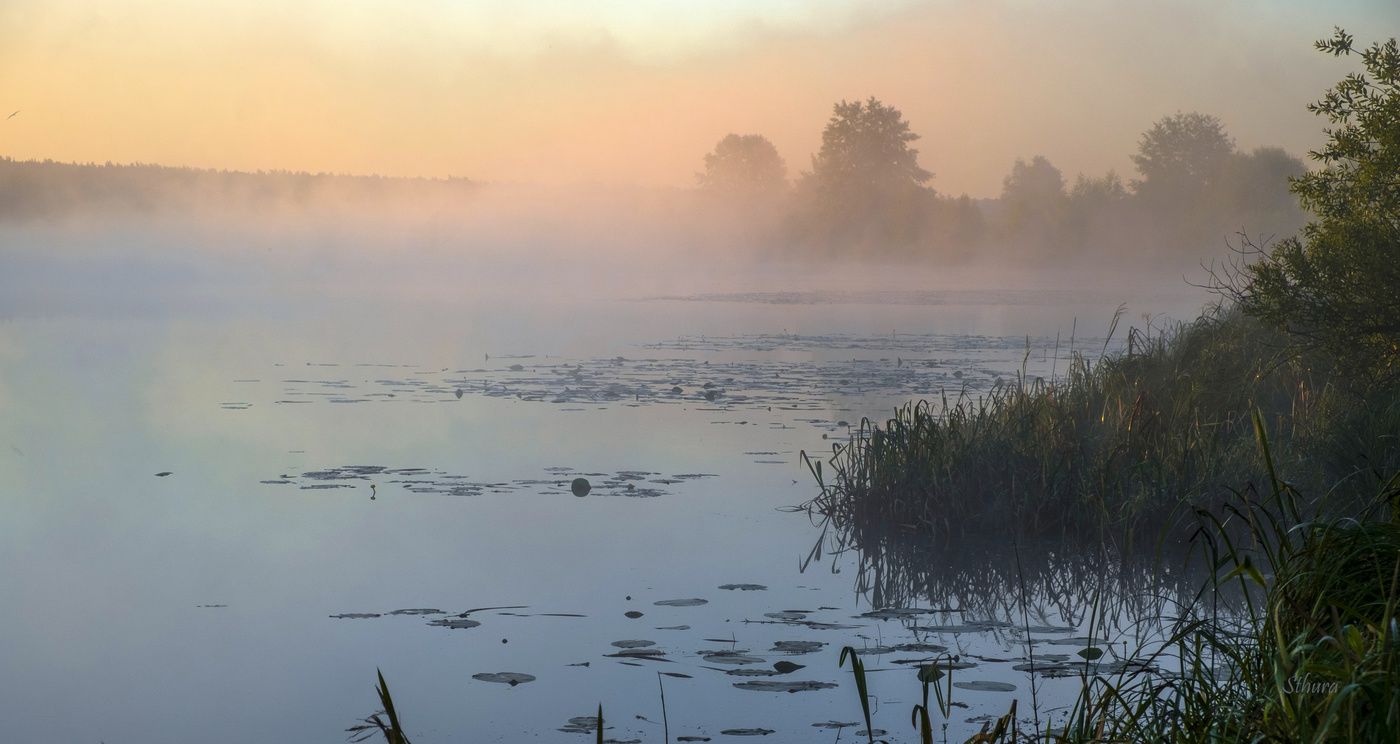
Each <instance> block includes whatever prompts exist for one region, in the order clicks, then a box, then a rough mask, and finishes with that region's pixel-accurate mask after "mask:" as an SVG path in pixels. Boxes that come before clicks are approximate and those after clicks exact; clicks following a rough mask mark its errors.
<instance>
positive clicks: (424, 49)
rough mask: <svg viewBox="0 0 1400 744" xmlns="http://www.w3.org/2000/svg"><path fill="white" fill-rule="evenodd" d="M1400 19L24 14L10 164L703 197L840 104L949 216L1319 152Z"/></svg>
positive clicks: (1356, 14)
mask: <svg viewBox="0 0 1400 744" xmlns="http://www.w3.org/2000/svg"><path fill="white" fill-rule="evenodd" d="M1333 26H1341V27H1343V28H1346V29H1347V30H1348V31H1350V32H1352V33H1353V34H1355V35H1356V38H1357V41H1358V43H1361V44H1369V43H1370V42H1371V41H1374V40H1379V39H1383V38H1388V37H1390V36H1394V35H1396V34H1397V33H1398V32H1400V7H1397V6H1394V5H1392V4H1388V3H1383V2H1350V3H1345V4H1327V5H1323V4H1316V3H1305V2H1296V3H1286V4H1269V3H1262V2H1252V3H1238V4H1231V5H1230V6H1229V7H1224V8H1219V7H1215V6H1214V4H1210V3H1205V2H1191V1H1178V2H1169V3H1161V4H1152V5H1150V6H1147V5H1140V4H1135V3H1127V2H1108V1H1104V2H1093V1H1091V0H1083V1H1080V2H1073V3H1070V4H1067V5H1060V4H1051V3H1045V2H995V3H971V2H902V1H899V0H874V1H872V2H860V3H857V2H846V1H844V0H836V1H833V2H827V3H820V4H812V5H804V4H799V3H794V2H778V1H774V2H764V3H757V4H739V3H732V2H712V3H706V4H702V5H692V6H687V7H686V8H684V9H679V10H678V9H674V8H667V9H654V8H651V7H649V6H646V5H643V4H635V3H583V4H579V3H553V2H533V3H525V4H521V5H516V6H511V7H510V8H505V7H494V6H479V5H476V4H469V3H452V2H445V1H441V0H432V1H426V2H419V3H414V4H411V5H406V6H399V5H395V6H392V7H390V6H379V5H377V4H373V3H363V2H357V3H348V4H347V3H327V2H319V1H317V2H303V3H297V4H295V5H284V4H276V3H241V4H237V5H233V4H218V5H214V6H212V7H211V6H209V5H200V6H198V7H185V6H183V5H179V4H174V3H170V2H167V1H166V0H141V1H139V2H135V3H123V4H114V3H110V2H100V1H97V0H48V1H44V2H39V1H25V0H19V1H18V2H12V3H8V4H7V5H6V7H5V8H3V9H0V28H3V29H4V32H3V34H4V38H5V39H6V42H7V43H6V44H5V45H3V46H2V47H0V106H6V107H8V108H7V109H6V110H5V111H3V112H0V115H8V112H10V111H19V114H18V115H16V116H14V117H13V118H11V119H8V120H6V121H5V122H3V128H0V153H3V154H5V155H8V156H10V157H14V158H17V159H31V158H32V159H40V160H42V159H53V160H57V161H75V162H88V161H95V162H107V161H112V162H145V163H159V164H162V165H170V166H189V167H196V168H213V169H228V170H243V171H257V170H292V171H307V172H313V173H315V172H332V173H355V174H371V173H374V174H381V175H388V176H420V177H446V176H456V177H466V178H471V179H474V180H479V181H491V182H504V183H538V184H556V185H557V184H585V183H598V184H611V185H619V184H635V185H640V186H646V187H687V186H691V185H693V184H694V179H695V173H696V172H697V171H699V170H702V169H703V165H702V163H701V158H702V156H703V155H704V154H705V153H707V152H709V151H710V150H711V149H712V148H713V147H714V145H715V143H716V141H718V140H719V139H720V138H721V137H723V136H724V135H726V134H728V133H731V132H735V133H741V134H761V135H764V136H765V137H767V138H768V139H770V140H771V141H772V142H773V143H774V144H775V145H776V146H777V149H778V151H779V153H780V154H781V155H782V157H783V158H785V159H786V161H787V165H788V174H789V177H793V176H796V175H797V172H798V171H800V170H803V169H806V168H807V167H808V160H809V157H810V155H811V154H812V153H814V152H816V150H817V149H818V147H819V145H820V136H821V132H822V128H823V126H824V125H825V124H826V121H827V119H828V118H829V116H830V115H831V106H832V104H833V103H834V102H836V101H839V100H857V99H864V98H867V97H870V96H874V97H876V98H878V99H880V100H881V101H883V102H885V103H886V104H888V105H892V106H894V107H896V108H898V109H900V110H901V111H902V112H903V114H904V118H905V120H906V121H908V122H910V124H911V127H912V131H914V132H915V133H917V134H919V135H920V136H921V139H920V140H919V141H918V142H916V143H915V146H916V147H918V149H919V151H920V164H921V165H923V166H924V167H925V168H927V169H928V170H931V171H933V172H934V174H935V177H934V179H933V181H932V182H931V183H930V185H931V186H933V187H934V188H935V189H937V190H938V191H939V192H941V193H944V194H950V195H957V194H962V193H966V194H969V195H971V196H973V197H979V198H985V197H995V196H997V195H998V194H999V192H1000V188H1001V182H1002V178H1003V177H1004V176H1005V174H1006V173H1007V172H1008V170H1009V169H1010V167H1011V165H1012V163H1013V162H1014V161H1015V160H1016V159H1017V158H1030V157H1032V156H1035V155H1044V156H1046V157H1047V158H1048V159H1049V160H1050V161H1051V162H1053V163H1054V164H1055V165H1056V166H1058V167H1059V168H1060V169H1061V170H1062V171H1063V172H1064V173H1065V175H1066V177H1068V178H1070V179H1072V178H1073V177H1074V175H1075V174H1077V173H1085V174H1087V175H1090V176H1096V175H1101V174H1102V173H1103V172H1105V171H1107V170H1109V169H1114V170H1116V171H1117V172H1118V173H1119V175H1120V176H1123V177H1124V178H1125V179H1126V178H1129V177H1131V176H1132V175H1133V169H1132V164H1131V162H1130V161H1129V159H1128V156H1129V154H1130V153H1132V152H1133V151H1134V150H1135V148H1136V144H1137V140H1138V137H1139V136H1140V135H1141V133H1142V132H1143V131H1145V130H1146V129H1147V128H1148V127H1150V126H1151V125H1152V123H1153V122H1155V121H1157V120H1158V119H1160V118H1161V117H1162V116H1164V115H1168V114H1172V113H1176V112H1189V111H1200V112H1202V113H1206V114H1210V115H1214V116H1218V117H1220V118H1221V119H1222V121H1223V122H1224V125H1225V127H1226V129H1227V130H1228V132H1229V133H1230V134H1232V135H1233V136H1234V137H1235V139H1236V140H1237V142H1238V145H1239V147H1240V149H1241V150H1245V151H1248V150H1251V149H1252V148H1254V147H1258V146H1263V145H1273V146H1279V147H1283V148H1284V149H1286V150H1288V151H1289V152H1291V153H1293V154H1295V155H1303V154H1304V153H1305V152H1306V151H1307V150H1309V149H1314V148H1316V147H1318V146H1319V145H1320V144H1321V143H1322V141H1323V134H1322V128H1323V126H1325V122H1323V121H1321V120H1320V119H1318V118H1317V117H1315V116H1313V115H1312V114H1310V113H1309V112H1307V110H1306V108H1305V107H1306V105H1307V103H1309V102H1311V101H1313V100H1316V99H1317V98H1318V97H1319V96H1320V95H1321V93H1322V91H1324V90H1325V89H1326V88H1327V87H1328V86H1330V85H1331V84H1332V83H1334V82H1335V81H1336V80H1338V79H1340V78H1341V77H1342V76H1344V75H1345V74H1346V73H1347V72H1350V71H1351V70H1352V69H1353V62H1352V61H1351V60H1346V59H1341V60H1338V59H1332V58H1330V57H1327V56H1324V55H1321V54H1318V53H1317V52H1316V51H1315V50H1313V49H1312V42H1313V41H1314V40H1316V39H1318V38H1322V37H1325V36H1328V35H1330V33H1331V30H1332V28H1333Z"/></svg>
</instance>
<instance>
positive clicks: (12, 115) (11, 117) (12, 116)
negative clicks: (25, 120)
mask: <svg viewBox="0 0 1400 744" xmlns="http://www.w3.org/2000/svg"><path fill="white" fill-rule="evenodd" d="M18 113H19V112H18V111H16V112H15V113H14V114H10V115H9V116H7V117H5V121H9V120H10V119H13V118H15V114H18Z"/></svg>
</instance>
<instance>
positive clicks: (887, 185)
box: [786, 96, 984, 260]
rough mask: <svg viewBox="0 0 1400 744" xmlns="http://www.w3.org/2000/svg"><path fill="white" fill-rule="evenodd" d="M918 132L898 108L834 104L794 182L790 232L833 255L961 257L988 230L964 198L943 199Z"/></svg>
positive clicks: (800, 243)
mask: <svg viewBox="0 0 1400 744" xmlns="http://www.w3.org/2000/svg"><path fill="white" fill-rule="evenodd" d="M918 139H919V135H917V134H915V133H914V132H912V131H910V124H909V122H907V121H905V120H904V116H903V114H902V113H900V111H899V110H898V109H896V108H894V107H893V106H887V105H885V104H883V103H881V102H880V101H879V100H877V99H876V98H875V97H873V96H872V97H870V98H869V99H867V100H865V101H854V102H851V101H841V102H839V103H837V104H835V105H833V107H832V116H831V119H830V120H829V121H828V122H827V125H826V129H825V130H823V132H822V145H821V149H820V150H819V151H818V152H817V154H815V155H813V156H812V169H811V170H810V171H805V172H803V173H802V175H801V177H800V178H799V179H798V182H797V189H796V193H795V200H794V205H793V209H792V213H791V214H790V215H789V216H788V219H787V221H786V234H787V238H788V240H789V242H790V243H791V244H792V245H794V246H795V247H800V248H802V249H805V250H807V251H816V252H818V253H821V254H825V255H828V256H833V257H847V258H849V257H857V256H860V257H869V256H899V257H905V258H922V259H934V260H937V259H942V260H949V259H961V258H964V257H966V256H967V255H968V253H969V252H970V251H971V249H972V248H973V247H974V246H975V245H976V244H977V243H978V241H979V240H980V238H981V235H982V233H983V232H984V223H983V219H982V213H981V211H980V210H979V209H978V207H977V205H976V204H975V203H973V202H972V200H971V199H968V198H967V197H962V198H960V199H944V198H940V197H939V195H938V193H937V192H935V191H934V190H933V189H931V188H929V187H927V186H925V185H924V184H925V183H927V182H928V181H929V180H930V179H932V178H933V174H932V173H931V172H929V171H927V170H925V169H924V168H923V167H921V166H920V165H919V151H918V150H917V149H915V148H913V147H910V144H911V143H912V142H914V141H916V140H918Z"/></svg>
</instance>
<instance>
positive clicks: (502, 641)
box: [501, 638, 510, 643]
mask: <svg viewBox="0 0 1400 744" xmlns="http://www.w3.org/2000/svg"><path fill="white" fill-rule="evenodd" d="M501 643H510V641H507V640H506V639H504V638H502V639H501Z"/></svg>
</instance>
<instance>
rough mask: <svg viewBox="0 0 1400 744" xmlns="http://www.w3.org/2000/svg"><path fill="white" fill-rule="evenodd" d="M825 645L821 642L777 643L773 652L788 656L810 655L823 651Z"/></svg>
mask: <svg viewBox="0 0 1400 744" xmlns="http://www.w3.org/2000/svg"><path fill="white" fill-rule="evenodd" d="M825 645H826V644H825V643H823V642H821V641H777V642H775V643H774V644H773V650H774V651H781V652H783V653H787V654H810V653H812V652H813V651H820V650H822V646H825Z"/></svg>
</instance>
